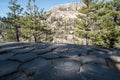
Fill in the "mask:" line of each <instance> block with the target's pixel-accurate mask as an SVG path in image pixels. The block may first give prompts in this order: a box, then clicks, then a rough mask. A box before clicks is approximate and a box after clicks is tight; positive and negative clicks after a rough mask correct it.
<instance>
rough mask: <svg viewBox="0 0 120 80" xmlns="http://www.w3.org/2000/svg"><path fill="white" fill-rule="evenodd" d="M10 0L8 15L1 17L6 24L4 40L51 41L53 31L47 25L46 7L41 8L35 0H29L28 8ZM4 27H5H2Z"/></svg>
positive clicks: (3, 30)
mask: <svg viewBox="0 0 120 80" xmlns="http://www.w3.org/2000/svg"><path fill="white" fill-rule="evenodd" d="M17 2H18V0H10V2H9V6H8V8H9V10H10V12H8V13H7V17H4V18H2V19H1V21H3V22H4V23H5V24H7V25H5V26H4V29H2V31H1V35H2V38H3V40H4V41H17V42H20V41H25V40H27V41H34V42H40V41H51V40H52V37H51V36H50V35H51V34H52V31H51V29H50V28H48V26H47V22H46V15H45V12H44V9H41V10H39V8H38V6H37V5H36V1H35V0H28V3H27V5H26V10H24V12H23V9H24V8H22V7H21V5H20V4H18V3H17ZM2 28H3V27H2Z"/></svg>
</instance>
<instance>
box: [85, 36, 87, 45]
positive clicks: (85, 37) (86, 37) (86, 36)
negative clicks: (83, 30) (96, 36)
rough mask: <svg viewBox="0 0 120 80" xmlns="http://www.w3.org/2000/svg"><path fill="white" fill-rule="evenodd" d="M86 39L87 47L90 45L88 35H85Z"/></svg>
mask: <svg viewBox="0 0 120 80" xmlns="http://www.w3.org/2000/svg"><path fill="white" fill-rule="evenodd" d="M85 39H86V45H88V36H87V34H86V35H85Z"/></svg>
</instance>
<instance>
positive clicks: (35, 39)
mask: <svg viewBox="0 0 120 80" xmlns="http://www.w3.org/2000/svg"><path fill="white" fill-rule="evenodd" d="M33 37H34V42H37V37H36V34H33Z"/></svg>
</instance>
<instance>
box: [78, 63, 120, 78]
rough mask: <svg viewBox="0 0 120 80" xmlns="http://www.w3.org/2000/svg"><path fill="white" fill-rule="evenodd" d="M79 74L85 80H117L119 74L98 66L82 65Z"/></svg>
mask: <svg viewBox="0 0 120 80" xmlns="http://www.w3.org/2000/svg"><path fill="white" fill-rule="evenodd" d="M80 74H81V75H82V76H83V77H84V78H85V79H86V80H119V79H120V72H117V71H116V70H113V69H111V68H108V67H107V66H103V65H98V64H84V65H83V66H82V67H81V68H80Z"/></svg>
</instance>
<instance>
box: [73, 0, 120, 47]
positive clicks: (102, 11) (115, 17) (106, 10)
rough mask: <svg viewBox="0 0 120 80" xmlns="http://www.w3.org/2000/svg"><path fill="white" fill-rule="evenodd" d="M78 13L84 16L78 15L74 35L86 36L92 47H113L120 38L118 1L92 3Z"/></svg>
mask: <svg viewBox="0 0 120 80" xmlns="http://www.w3.org/2000/svg"><path fill="white" fill-rule="evenodd" d="M85 1H86V0H85ZM85 4H86V3H85ZM79 12H80V13H82V14H84V15H78V19H79V20H78V23H77V25H76V30H75V32H76V34H80V35H81V34H82V35H83V34H84V35H87V37H88V38H87V39H89V40H92V44H93V45H102V46H105V47H112V48H113V47H115V43H117V42H118V41H119V37H120V2H119V0H116V1H114V0H113V1H108V2H94V1H93V2H91V3H89V7H88V6H87V7H83V8H82V9H80V10H79ZM89 34H90V35H89ZM88 35H89V36H88ZM80 37H81V36H80Z"/></svg>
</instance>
